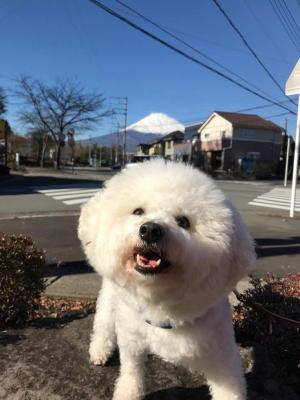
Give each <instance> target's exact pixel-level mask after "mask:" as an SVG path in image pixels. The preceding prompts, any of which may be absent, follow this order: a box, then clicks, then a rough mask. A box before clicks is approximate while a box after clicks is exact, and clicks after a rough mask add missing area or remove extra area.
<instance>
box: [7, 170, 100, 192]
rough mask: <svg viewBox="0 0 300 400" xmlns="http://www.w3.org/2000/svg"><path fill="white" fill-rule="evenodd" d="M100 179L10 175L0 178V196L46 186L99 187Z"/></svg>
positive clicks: (49, 187) (57, 187)
mask: <svg viewBox="0 0 300 400" xmlns="http://www.w3.org/2000/svg"><path fill="white" fill-rule="evenodd" d="M102 185H103V181H102V180H92V179H78V178H74V179H72V178H71V177H70V178H66V177H52V176H23V175H22V176H12V177H11V178H10V179H7V180H4V181H3V182H1V180H0V196H4V195H24V194H33V193H36V192H37V189H35V188H39V187H40V188H41V189H42V187H47V189H60V188H61V187H62V186H66V187H70V188H74V189H77V188H78V189H80V188H84V189H86V188H87V187H91V188H93V189H94V188H101V187H102Z"/></svg>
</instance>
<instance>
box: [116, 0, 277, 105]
mask: <svg viewBox="0 0 300 400" xmlns="http://www.w3.org/2000/svg"><path fill="white" fill-rule="evenodd" d="M115 1H116V2H117V3H118V4H121V5H122V6H123V7H125V8H126V9H127V10H129V11H131V12H133V13H134V14H136V15H137V16H139V17H140V18H142V19H143V20H145V21H147V22H149V23H150V24H151V25H153V26H155V27H156V28H158V29H159V30H161V31H162V32H164V33H166V34H167V35H169V36H171V37H172V38H173V39H175V40H177V41H178V42H180V43H182V44H183V45H185V46H186V47H188V48H189V49H191V50H193V51H195V52H196V53H198V54H200V55H201V56H202V57H204V58H206V59H207V60H209V61H211V62H212V63H214V64H216V65H217V66H218V67H220V68H222V69H224V70H225V71H227V72H229V73H230V74H232V75H234V76H235V77H237V78H239V79H241V80H242V81H243V82H245V83H247V84H248V85H250V86H252V87H254V88H255V89H256V90H258V91H260V92H261V93H263V94H265V95H266V96H269V97H270V98H272V96H270V95H269V94H268V93H266V92H265V91H263V90H262V89H260V88H259V87H257V86H256V85H254V84H252V83H251V82H249V81H248V80H246V79H244V78H243V77H242V76H241V75H239V74H237V73H235V72H233V71H232V70H230V69H229V68H227V67H225V66H223V65H222V64H220V63H219V62H218V61H216V60H214V59H213V58H212V57H209V56H208V55H206V54H205V53H204V52H203V51H201V50H199V49H197V48H196V47H194V46H191V45H190V44H189V43H188V42H186V41H185V40H183V39H181V38H180V37H179V36H177V35H175V34H174V33H172V32H170V31H169V30H167V29H166V28H164V27H163V26H161V25H160V24H158V23H157V22H155V21H153V20H152V19H150V18H148V17H146V16H145V15H144V14H142V13H140V12H139V11H137V10H136V9H134V8H132V7H130V6H129V5H127V4H126V3H124V2H123V1H121V0H115ZM273 100H274V98H273ZM275 101H277V100H276V99H275Z"/></svg>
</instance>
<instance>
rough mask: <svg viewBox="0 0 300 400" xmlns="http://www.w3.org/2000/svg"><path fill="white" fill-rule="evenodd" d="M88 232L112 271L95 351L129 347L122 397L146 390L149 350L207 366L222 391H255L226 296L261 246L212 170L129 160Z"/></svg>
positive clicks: (88, 245)
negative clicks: (207, 172)
mask: <svg viewBox="0 0 300 400" xmlns="http://www.w3.org/2000/svg"><path fill="white" fill-rule="evenodd" d="M79 237H80V240H81V242H82V245H83V248H84V251H85V253H86V255H87V258H88V260H89V262H90V264H91V265H92V266H93V267H94V268H95V269H96V271H98V272H99V274H100V275H101V276H102V277H103V284H102V289H101V293H100V296H99V298H98V301H97V311H96V315H95V320H94V333H93V335H92V338H91V344H90V359H91V361H92V362H93V363H94V364H101V365H102V364H104V363H105V362H106V361H107V359H108V358H109V356H110V355H111V354H112V352H113V350H114V348H115V347H116V345H117V344H118V346H119V350H120V360H121V371H120V377H119V379H118V381H117V384H116V388H115V392H114V396H113V399H114V400H125V399H126V400H138V399H141V397H142V396H143V394H144V385H143V374H144V368H143V364H144V358H145V354H147V353H154V354H156V355H158V356H160V357H161V358H162V359H164V360H167V361H169V362H172V363H175V364H179V363H180V364H182V365H183V366H185V367H187V368H188V369H190V370H193V371H195V370H197V371H199V372H202V373H204V375H205V376H206V378H207V381H208V384H209V385H210V389H211V394H212V397H213V399H214V400H244V399H245V398H246V384H245V379H244V376H243V372H242V367H241V361H240V357H239V354H238V351H237V348H236V344H235V340H234V333H233V328H232V320H231V308H230V305H229V302H228V298H227V297H228V293H229V292H230V291H231V290H232V289H233V288H234V287H235V285H236V283H237V282H238V281H239V280H240V279H241V278H242V277H243V276H244V275H245V274H246V273H247V271H248V268H249V267H250V265H251V264H252V263H253V261H254V259H255V256H254V247H253V241H252V239H251V238H250V236H249V234H248V233H247V231H246V229H245V226H244V224H243V223H242V221H241V218H240V216H239V214H238V212H237V211H236V210H235V209H234V207H233V206H232V205H231V204H230V202H229V201H228V200H227V199H226V197H225V196H224V194H223V193H222V192H221V191H220V190H219V189H218V188H217V187H216V186H215V184H214V183H213V181H212V180H211V179H209V178H208V177H207V176H206V175H204V174H203V173H201V172H199V171H198V170H196V169H194V168H192V167H190V166H186V165H184V164H180V163H172V162H167V163H165V162H164V161H150V162H145V163H143V164H141V165H139V166H137V167H135V168H130V169H129V168H127V169H124V170H123V171H122V172H121V173H120V174H117V175H116V176H114V177H113V178H112V179H111V180H109V181H108V182H106V187H105V189H104V190H101V191H100V192H99V193H98V194H96V196H94V197H93V198H92V199H91V200H90V201H89V202H88V203H87V204H86V205H85V206H84V207H83V209H82V212H81V216H80V222H79Z"/></svg>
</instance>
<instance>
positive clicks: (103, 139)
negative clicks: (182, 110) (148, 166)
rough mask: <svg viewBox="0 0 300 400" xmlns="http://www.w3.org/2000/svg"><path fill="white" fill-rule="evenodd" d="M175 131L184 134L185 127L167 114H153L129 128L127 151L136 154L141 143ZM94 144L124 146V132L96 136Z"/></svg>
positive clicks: (85, 141) (85, 142)
mask: <svg viewBox="0 0 300 400" xmlns="http://www.w3.org/2000/svg"><path fill="white" fill-rule="evenodd" d="M174 131H182V132H184V125H182V124H180V123H179V122H178V121H176V119H174V118H171V117H169V116H168V115H166V114H162V113H151V114H149V115H147V116H146V117H145V118H142V119H141V120H139V121H137V122H135V123H134V124H132V125H129V126H128V127H127V151H130V152H134V151H135V150H136V146H137V145H138V144H139V143H149V142H151V141H153V140H155V139H157V138H159V137H161V136H164V135H167V134H168V133H171V132H174ZM88 142H89V140H82V141H81V143H82V144H87V143H88ZM92 143H97V144H98V145H101V146H112V145H116V144H117V143H119V144H121V145H122V144H123V132H120V133H117V132H116V133H110V134H108V135H103V136H96V137H94V138H93V139H92Z"/></svg>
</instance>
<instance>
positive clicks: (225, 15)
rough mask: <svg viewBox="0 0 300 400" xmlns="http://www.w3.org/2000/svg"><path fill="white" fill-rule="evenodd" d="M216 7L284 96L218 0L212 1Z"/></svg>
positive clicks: (279, 86)
mask: <svg viewBox="0 0 300 400" xmlns="http://www.w3.org/2000/svg"><path fill="white" fill-rule="evenodd" d="M212 1H213V2H214V3H215V5H216V6H217V7H218V9H219V10H220V12H221V13H222V14H223V15H224V17H225V18H226V19H227V21H228V22H229V24H230V26H231V27H232V28H233V29H234V31H235V32H236V33H237V34H238V35H239V37H240V38H241V39H242V41H243V43H244V44H245V46H246V47H247V49H248V50H249V51H250V53H251V54H252V55H253V57H254V58H255V59H256V61H257V62H258V63H259V65H260V66H261V67H262V68H263V69H264V71H265V72H266V73H267V74H268V76H269V78H270V79H271V80H272V81H273V82H274V83H275V85H276V86H277V87H278V88H279V90H280V91H281V93H283V94H284V95H286V94H285V92H284V90H283V89H282V87H281V85H280V84H279V83H278V82H277V80H276V79H275V78H274V76H273V75H272V73H271V72H270V71H269V70H268V68H267V67H266V66H265V65H264V63H263V62H262V61H261V60H260V58H259V57H258V55H257V54H256V53H255V51H254V50H253V49H252V47H251V46H250V44H249V43H248V41H247V40H246V38H245V36H244V35H243V34H242V32H241V31H240V30H239V29H238V28H237V27H236V25H235V24H234V23H233V21H232V19H231V18H230V17H229V15H228V14H227V13H226V12H225V10H224V9H223V8H222V6H221V5H220V3H219V2H218V0H212ZM289 100H290V102H291V103H293V104H294V105H296V103H295V102H294V101H293V100H292V99H289Z"/></svg>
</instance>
